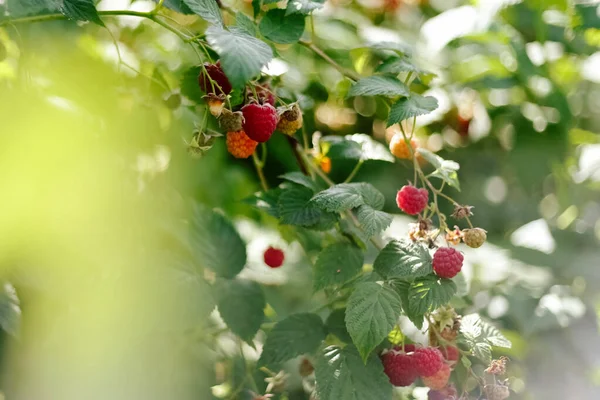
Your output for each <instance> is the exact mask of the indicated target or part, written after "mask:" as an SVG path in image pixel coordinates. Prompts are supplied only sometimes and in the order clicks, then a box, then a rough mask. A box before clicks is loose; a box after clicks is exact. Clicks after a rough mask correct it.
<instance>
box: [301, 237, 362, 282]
mask: <svg viewBox="0 0 600 400" xmlns="http://www.w3.org/2000/svg"><path fill="white" fill-rule="evenodd" d="M363 262H364V256H363V252H362V251H361V250H360V249H358V248H356V247H354V246H352V245H351V244H349V243H335V244H332V245H331V246H328V247H325V248H324V249H323V250H322V251H321V252H320V253H319V256H318V257H317V261H316V262H315V268H314V284H313V287H314V290H315V291H317V290H320V289H324V288H326V287H329V286H333V285H341V284H343V283H345V282H347V281H348V280H350V279H352V278H354V277H355V276H356V275H357V274H358V273H360V271H361V269H362V266H363Z"/></svg>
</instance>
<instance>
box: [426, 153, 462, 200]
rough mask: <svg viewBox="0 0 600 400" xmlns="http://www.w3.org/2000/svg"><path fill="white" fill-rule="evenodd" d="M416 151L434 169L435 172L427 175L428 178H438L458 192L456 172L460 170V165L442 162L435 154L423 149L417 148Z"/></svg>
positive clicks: (447, 161)
mask: <svg viewBox="0 0 600 400" xmlns="http://www.w3.org/2000/svg"><path fill="white" fill-rule="evenodd" d="M417 151H418V152H419V154H421V155H422V156H423V158H424V159H425V160H427V161H428V162H429V163H431V165H432V166H433V167H434V168H435V171H433V172H432V173H431V174H429V176H432V177H435V178H440V179H441V180H443V181H445V182H446V183H447V184H448V185H450V186H453V187H455V188H456V189H458V190H460V182H459V180H458V174H457V172H456V171H458V170H459V169H460V165H459V164H458V163H457V162H456V161H451V160H444V159H443V158H442V157H440V156H438V155H437V154H434V153H432V152H431V151H429V150H426V149H423V148H419V149H418V150H417Z"/></svg>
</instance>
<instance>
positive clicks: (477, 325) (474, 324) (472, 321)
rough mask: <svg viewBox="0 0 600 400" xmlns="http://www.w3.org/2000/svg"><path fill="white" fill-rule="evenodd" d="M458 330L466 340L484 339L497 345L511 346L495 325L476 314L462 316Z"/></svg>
mask: <svg viewBox="0 0 600 400" xmlns="http://www.w3.org/2000/svg"><path fill="white" fill-rule="evenodd" d="M460 332H461V333H462V334H463V336H464V337H465V339H466V340H470V341H485V342H488V343H489V344H490V345H492V346H498V347H506V348H510V347H511V346H512V344H511V343H510V341H509V340H508V339H506V337H505V336H504V335H503V334H502V333H501V332H500V331H499V330H498V329H497V328H496V327H495V326H493V325H491V324H489V323H487V322H485V321H483V320H482V319H481V317H480V316H479V315H477V314H469V315H466V316H464V317H463V318H462V320H461V325H460Z"/></svg>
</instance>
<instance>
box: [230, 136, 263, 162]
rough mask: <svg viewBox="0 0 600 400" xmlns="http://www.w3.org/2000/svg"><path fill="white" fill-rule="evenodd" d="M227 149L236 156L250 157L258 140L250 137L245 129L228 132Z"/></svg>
mask: <svg viewBox="0 0 600 400" xmlns="http://www.w3.org/2000/svg"><path fill="white" fill-rule="evenodd" d="M226 142H227V151H229V153H231V155H232V156H234V157H235V158H248V157H250V156H251V155H252V153H254V150H256V146H258V142H255V141H254V140H252V139H250V138H249V137H248V135H246V133H245V132H244V131H237V132H228V133H227V140H226Z"/></svg>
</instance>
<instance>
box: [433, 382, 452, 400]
mask: <svg viewBox="0 0 600 400" xmlns="http://www.w3.org/2000/svg"><path fill="white" fill-rule="evenodd" d="M427 398H428V399H429V400H456V399H458V392H457V391H456V388H455V387H454V385H448V386H446V387H445V388H443V389H440V390H430V391H429V393H427Z"/></svg>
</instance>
